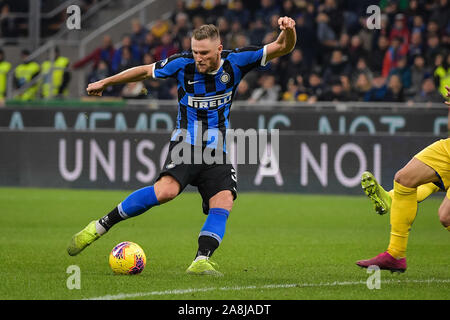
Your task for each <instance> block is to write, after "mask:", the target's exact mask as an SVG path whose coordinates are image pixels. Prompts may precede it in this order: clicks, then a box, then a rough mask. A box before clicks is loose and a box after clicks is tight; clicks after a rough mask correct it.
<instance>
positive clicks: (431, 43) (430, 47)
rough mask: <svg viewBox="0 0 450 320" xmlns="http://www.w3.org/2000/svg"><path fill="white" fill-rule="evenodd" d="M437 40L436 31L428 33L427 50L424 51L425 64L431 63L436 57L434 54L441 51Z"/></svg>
mask: <svg viewBox="0 0 450 320" xmlns="http://www.w3.org/2000/svg"><path fill="white" fill-rule="evenodd" d="M439 42H440V41H439V36H438V35H437V34H436V33H432V34H428V37H427V50H426V52H425V60H426V63H427V65H432V64H433V63H434V61H435V59H436V56H437V55H438V54H439V53H441V51H442V48H441V46H440V43H439Z"/></svg>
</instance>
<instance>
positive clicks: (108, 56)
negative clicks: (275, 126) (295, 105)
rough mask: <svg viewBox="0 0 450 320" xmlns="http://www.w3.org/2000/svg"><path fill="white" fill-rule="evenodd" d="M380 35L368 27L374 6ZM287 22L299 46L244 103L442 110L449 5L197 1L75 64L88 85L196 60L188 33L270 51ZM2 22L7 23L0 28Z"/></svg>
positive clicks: (242, 92)
mask: <svg viewBox="0 0 450 320" xmlns="http://www.w3.org/2000/svg"><path fill="white" fill-rule="evenodd" d="M373 4H375V5H377V6H379V8H380V13H381V14H380V15H379V17H377V18H379V21H380V24H381V28H375V29H371V28H368V27H367V20H368V18H369V17H370V16H371V14H372V13H367V11H366V10H367V8H368V7H369V6H370V5H373ZM280 16H290V17H292V18H293V19H295V21H296V30H297V36H298V41H297V45H296V48H295V49H294V51H293V52H291V54H289V55H287V56H286V57H282V58H279V59H275V60H274V61H272V62H271V63H270V64H269V65H268V66H266V67H262V68H263V70H261V71H262V72H253V73H250V74H248V75H247V76H246V78H245V79H244V80H243V81H242V82H241V84H240V86H239V89H238V92H237V94H236V99H237V100H247V101H252V102H256V101H266V102H271V101H307V102H311V103H313V102H316V101H386V102H410V103H413V102H442V101H443V100H444V98H443V96H444V94H445V85H450V50H449V48H450V19H449V17H450V5H449V0H381V1H373V0H260V1H243V0H190V1H183V0H179V1H177V5H176V8H175V9H174V11H173V13H172V15H171V17H170V18H169V19H167V20H164V19H160V20H158V21H156V22H154V23H152V24H151V25H149V26H145V25H142V24H141V23H140V21H139V20H133V21H132V22H131V26H130V31H129V33H127V34H124V35H123V37H122V40H121V43H120V45H119V46H114V44H113V42H112V40H111V37H110V36H109V35H105V36H104V38H103V43H102V45H101V46H99V47H98V48H97V49H96V50H95V51H93V52H92V53H90V54H89V55H87V56H86V57H83V58H82V59H81V60H79V61H76V62H74V63H73V64H71V69H72V70H77V69H80V68H85V67H87V66H89V68H90V69H89V77H88V79H86V80H87V82H94V81H97V80H99V79H102V78H104V77H107V76H109V75H111V74H115V73H118V72H120V71H122V70H125V69H127V68H130V67H133V66H136V65H139V64H150V63H153V62H155V61H158V60H162V59H165V58H167V57H169V56H170V55H172V54H175V53H179V52H183V51H188V50H190V32H191V31H192V30H193V29H194V28H196V27H198V26H200V25H202V24H205V23H213V24H215V25H217V26H218V28H219V30H220V33H221V39H222V43H223V46H224V49H234V48H237V47H245V46H249V45H256V46H258V45H262V44H267V43H269V42H271V41H273V40H274V39H275V38H276V36H277V34H278V33H279V29H278V27H277V20H278V17H280ZM0 21H1V18H0ZM143 88H146V89H147V91H148V95H147V96H146V98H155V99H175V98H176V95H177V88H176V86H175V82H174V81H172V80H170V79H169V80H165V81H155V80H151V79H150V80H147V81H144V82H141V83H133V84H128V85H125V86H122V87H121V86H117V87H113V88H108V91H107V92H105V93H104V94H105V95H110V96H122V97H124V98H142V97H144V96H143V95H142V94H141V92H142V89H143Z"/></svg>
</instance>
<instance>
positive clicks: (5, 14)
mask: <svg viewBox="0 0 450 320" xmlns="http://www.w3.org/2000/svg"><path fill="white" fill-rule="evenodd" d="M17 33H18V30H17V28H16V22H15V19H14V18H13V17H11V15H10V7H9V4H7V3H5V4H2V3H0V38H13V37H17V35H18V34H17Z"/></svg>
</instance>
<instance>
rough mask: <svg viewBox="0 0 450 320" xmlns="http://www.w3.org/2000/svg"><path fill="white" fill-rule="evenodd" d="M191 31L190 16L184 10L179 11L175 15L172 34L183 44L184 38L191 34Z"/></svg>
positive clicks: (179, 43)
mask: <svg viewBox="0 0 450 320" xmlns="http://www.w3.org/2000/svg"><path fill="white" fill-rule="evenodd" d="M190 31H191V26H190V23H189V16H188V15H187V14H186V13H184V12H180V13H178V14H177V15H176V17H175V24H174V25H173V27H172V34H173V35H174V40H175V41H176V42H177V43H178V45H179V46H181V42H182V39H183V38H184V37H187V36H189V32H190Z"/></svg>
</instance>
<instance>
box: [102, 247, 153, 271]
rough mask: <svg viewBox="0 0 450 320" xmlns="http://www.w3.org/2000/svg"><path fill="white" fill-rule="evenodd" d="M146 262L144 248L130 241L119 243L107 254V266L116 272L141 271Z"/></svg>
mask: <svg viewBox="0 0 450 320" xmlns="http://www.w3.org/2000/svg"><path fill="white" fill-rule="evenodd" d="M146 263H147V258H146V256H145V253H144V250H142V248H141V247H140V246H139V245H138V244H136V243H134V242H130V241H124V242H121V243H119V244H118V245H117V246H115V247H114V249H112V250H111V253H110V254H109V266H110V267H111V269H112V271H113V272H114V273H116V274H138V273H141V272H142V270H144V267H145V264H146Z"/></svg>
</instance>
